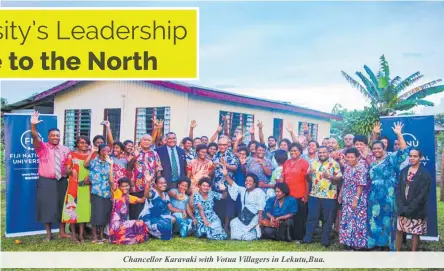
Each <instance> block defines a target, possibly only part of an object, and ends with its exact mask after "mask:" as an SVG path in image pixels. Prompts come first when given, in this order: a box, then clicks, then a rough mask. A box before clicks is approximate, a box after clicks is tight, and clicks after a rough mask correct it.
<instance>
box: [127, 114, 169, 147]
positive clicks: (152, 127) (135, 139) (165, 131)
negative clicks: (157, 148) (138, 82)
mask: <svg viewBox="0 0 444 271" xmlns="http://www.w3.org/2000/svg"><path fill="white" fill-rule="evenodd" d="M140 109H145V110H147V109H150V110H152V116H156V118H157V115H158V114H157V110H158V109H163V110H164V113H163V120H164V121H165V122H164V125H163V127H162V134H163V135H164V134H166V133H169V132H170V127H171V106H156V107H136V110H135V120H134V143H136V142H138V140H140V139H137V116H138V111H139V110H140ZM167 112H168V126H167V127H168V129H165V127H166V125H165V124H166V120H167V119H166V118H165V116H166V115H167V114H166V113H167ZM146 116H147V115H146V112H145V118H146ZM145 122H146V120H145ZM146 129H148V127H146ZM153 129H154V123H152V124H151V132H148V130H147V132H146V133H148V134H150V135H152V133H153ZM152 144H154V142H153V143H152Z"/></svg>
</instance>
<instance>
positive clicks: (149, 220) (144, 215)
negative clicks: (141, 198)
mask: <svg viewBox="0 0 444 271" xmlns="http://www.w3.org/2000/svg"><path fill="white" fill-rule="evenodd" d="M150 192H151V195H152V196H151V198H150V199H146V202H145V207H144V208H143V210H142V212H141V213H140V215H139V219H142V220H143V222H145V224H146V225H147V227H148V230H149V231H150V234H151V235H152V236H153V237H155V238H160V239H162V240H170V239H171V238H172V237H173V221H172V217H171V212H170V210H169V209H168V204H170V197H169V196H168V194H167V193H165V192H162V193H163V199H162V198H161V197H160V196H159V194H158V193H157V190H154V189H151V191H150Z"/></svg>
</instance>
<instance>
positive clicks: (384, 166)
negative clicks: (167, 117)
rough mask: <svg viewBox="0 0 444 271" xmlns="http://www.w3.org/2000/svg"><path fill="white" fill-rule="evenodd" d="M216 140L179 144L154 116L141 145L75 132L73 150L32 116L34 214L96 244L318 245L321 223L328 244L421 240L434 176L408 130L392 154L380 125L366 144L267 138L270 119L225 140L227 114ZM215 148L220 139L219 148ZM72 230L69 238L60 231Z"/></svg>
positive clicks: (380, 245)
mask: <svg viewBox="0 0 444 271" xmlns="http://www.w3.org/2000/svg"><path fill="white" fill-rule="evenodd" d="M222 119H223V123H222V124H220V126H219V127H218V128H217V130H216V131H215V133H214V134H213V136H212V137H211V138H208V137H206V136H202V137H194V128H195V127H196V126H197V123H196V122H195V121H192V122H191V124H190V131H189V137H186V138H184V139H182V140H181V142H180V143H179V145H178V142H177V137H176V134H175V133H173V132H169V133H167V134H166V135H163V134H162V131H163V121H161V120H157V119H153V123H154V129H153V133H152V135H149V134H146V135H143V136H142V137H141V139H140V141H139V142H132V141H131V140H126V141H124V142H116V141H114V139H113V136H112V131H111V128H110V123H109V122H108V121H104V122H103V123H102V124H103V125H105V126H106V131H107V134H106V139H105V138H104V137H103V136H102V135H97V136H95V137H94V138H93V140H92V143H91V142H90V139H89V138H87V137H84V136H79V137H78V138H77V139H76V145H75V149H74V150H69V149H68V148H67V147H65V146H63V145H62V144H61V143H60V132H59V130H58V129H51V130H49V132H48V142H42V141H41V139H40V138H39V135H38V132H37V125H38V123H39V122H41V121H40V120H39V113H38V112H35V113H34V114H33V115H32V116H31V133H32V136H33V144H34V148H35V150H36V153H37V155H38V157H39V179H38V182H37V219H38V221H39V222H42V223H45V224H46V230H47V236H46V239H45V241H49V240H51V238H52V235H51V224H52V223H60V232H59V236H60V237H62V238H65V237H66V238H71V239H72V241H73V242H76V243H77V242H84V240H85V235H89V234H90V235H91V239H92V242H93V243H97V244H101V243H103V242H110V243H113V244H136V243H141V242H145V241H147V240H148V238H149V236H151V237H154V238H159V239H162V240H170V239H171V238H173V236H174V235H175V234H177V235H179V236H181V237H183V238H185V237H187V236H190V235H195V236H197V237H206V238H208V239H211V240H225V239H228V238H230V239H233V240H248V241H251V240H257V239H260V238H263V239H271V240H280V241H296V242H298V243H311V242H313V235H314V232H315V230H316V228H318V227H319V226H320V225H321V231H322V234H321V244H322V245H323V246H325V247H328V246H329V245H330V244H331V242H332V235H334V234H338V235H339V242H340V243H341V244H343V245H344V246H345V249H347V250H368V249H372V250H375V249H378V250H388V249H392V250H394V249H396V250H400V249H401V245H402V242H403V239H404V236H405V234H406V233H408V234H411V235H412V250H414V251H415V250H417V249H418V245H419V236H420V235H423V234H425V233H426V230H427V223H426V221H427V214H426V203H427V200H428V196H429V190H430V186H431V184H432V178H431V176H430V174H429V173H428V172H427V170H426V169H425V167H424V166H423V165H422V164H421V158H422V154H421V151H420V150H419V149H417V148H410V147H408V146H407V144H406V142H405V141H404V138H403V136H402V127H403V125H402V123H396V124H394V127H393V128H392V129H393V132H394V133H395V134H396V135H397V140H396V141H395V142H393V144H394V152H391V153H389V152H387V151H386V150H387V147H388V145H389V142H388V139H387V138H386V137H381V125H380V124H379V123H377V124H375V126H374V130H373V134H372V135H371V140H372V143H371V146H369V137H368V136H363V135H355V136H354V135H346V136H345V137H344V145H345V147H344V148H343V149H339V145H338V142H337V140H336V139H335V138H333V137H332V138H325V139H324V140H323V141H322V144H321V145H319V144H318V142H317V141H315V140H312V138H311V135H310V130H309V129H308V126H307V125H306V124H304V125H303V134H304V135H303V136H298V135H297V133H295V131H294V129H293V127H292V125H291V124H289V125H288V126H287V131H288V132H289V134H290V136H291V140H290V139H286V138H284V139H282V140H280V141H279V142H278V140H277V139H276V138H275V137H273V136H269V137H268V141H267V145H265V137H264V133H263V124H262V123H261V122H258V124H257V127H258V136H259V138H258V141H256V140H255V135H256V131H255V126H254V125H253V126H252V127H251V129H250V131H249V133H250V137H251V141H250V142H248V144H245V142H244V135H243V134H242V129H237V130H236V131H235V132H234V136H230V135H229V132H228V131H229V130H228V128H227V127H228V119H227V118H225V117H223V118H222ZM216 142H217V143H216ZM66 223H68V224H70V233H67V232H66V231H65V224H66Z"/></svg>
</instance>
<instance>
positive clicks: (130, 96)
mask: <svg viewBox="0 0 444 271" xmlns="http://www.w3.org/2000/svg"><path fill="white" fill-rule="evenodd" d="M164 106H170V108H171V125H170V126H171V128H170V130H171V131H174V132H176V133H177V136H178V138H183V137H185V136H188V130H189V124H190V122H191V120H196V121H197V123H198V125H197V127H196V129H195V131H194V136H202V135H207V136H208V137H211V135H213V133H214V132H215V131H216V129H217V127H218V121H219V114H220V111H230V112H236V113H247V114H253V115H254V119H255V123H257V121H258V120H260V121H262V122H263V124H264V134H265V136H266V137H267V136H269V135H271V134H272V133H273V118H282V119H283V120H284V131H283V134H284V137H289V134H288V132H287V131H286V130H285V127H286V125H287V122H292V123H293V126H294V128H295V129H297V127H298V125H297V124H298V122H299V121H307V122H311V123H317V124H318V141H321V140H322V138H323V137H325V136H328V135H329V133H330V122H329V121H328V120H320V119H316V118H309V117H305V116H299V115H296V114H290V113H282V112H273V111H272V109H270V110H266V109H261V108H255V107H246V106H239V105H236V104H233V103H228V102H215V101H211V100H207V99H204V98H200V97H195V96H191V95H190V96H189V97H188V95H187V94H184V93H181V92H177V91H174V90H169V89H166V88H163V87H159V86H154V85H150V84H148V83H145V82H128V81H100V82H91V83H87V84H82V85H80V86H76V87H74V88H73V89H72V90H70V91H66V92H63V93H61V94H58V95H56V97H55V100H54V114H57V118H58V126H59V128H60V130H61V132H62V138H63V127H64V117H65V110H67V109H91V133H90V134H91V137H93V136H95V135H97V134H102V133H103V127H102V126H101V125H100V122H101V121H103V119H104V110H105V109H106V108H121V109H122V116H121V129H120V138H121V139H134V133H135V129H134V128H135V117H136V108H137V107H164Z"/></svg>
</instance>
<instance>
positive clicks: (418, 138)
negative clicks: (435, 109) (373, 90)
mask: <svg viewBox="0 0 444 271" xmlns="http://www.w3.org/2000/svg"><path fill="white" fill-rule="evenodd" d="M380 120H381V124H382V129H383V130H382V135H381V136H387V137H388V139H389V146H388V148H387V151H393V145H394V142H395V140H396V139H397V138H396V135H395V133H394V132H393V130H392V127H393V125H394V123H395V122H401V123H402V124H403V125H404V127H403V129H402V135H403V136H404V140H405V142H406V143H407V146H409V147H417V148H419V149H420V150H421V152H422V154H423V158H422V159H421V163H422V164H423V166H424V167H425V168H426V169H427V170H428V171H429V172H430V175H431V176H432V185H431V186H430V192H429V199H428V201H427V234H426V235H423V236H420V240H424V241H439V240H440V236H439V235H438V207H437V198H436V163H435V161H436V147H435V142H436V140H435V118H434V116H433V115H408V116H393V117H380ZM407 159H408V158H407ZM411 238H412V236H411V235H410V234H408V235H407V239H411Z"/></svg>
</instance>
